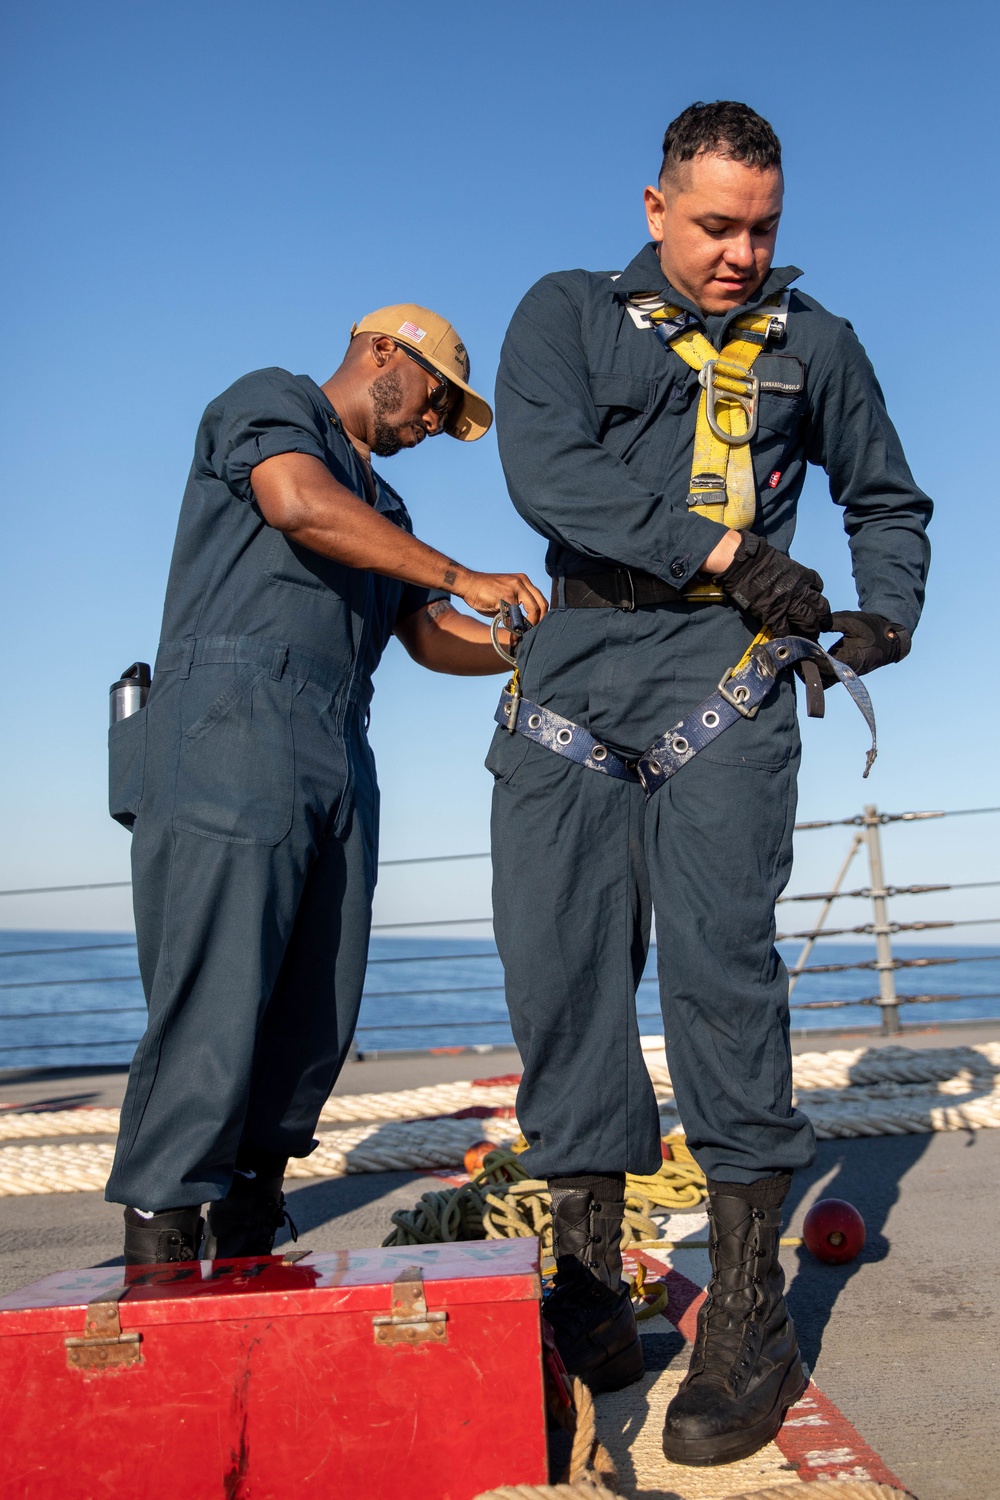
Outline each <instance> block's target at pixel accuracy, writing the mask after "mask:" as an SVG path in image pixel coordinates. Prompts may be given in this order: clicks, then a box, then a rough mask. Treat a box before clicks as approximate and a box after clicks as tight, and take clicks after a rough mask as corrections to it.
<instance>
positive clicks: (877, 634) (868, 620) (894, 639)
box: [829, 609, 911, 677]
mask: <svg viewBox="0 0 1000 1500" xmlns="http://www.w3.org/2000/svg"><path fill="white" fill-rule="evenodd" d="M829 629H830V630H839V631H840V632H841V636H840V640H839V641H837V642H836V644H835V645H833V646H831V647H830V655H831V656H832V657H834V658H835V659H836V660H837V661H842V662H843V663H844V666H845V667H850V668H851V670H852V671H854V672H857V674H858V676H859V677H864V675H865V673H866V672H874V671H875V670H876V668H877V667H887V666H888V665H889V664H890V662H894V661H902V660H903V657H904V656H908V655H909V651H910V640H911V637H910V632H909V631H908V630H904V628H903V626H902V625H892V624H891V623H890V622H889V621H888V620H886V619H885V618H884V617H883V616H882V615H869V614H866V613H865V612H864V611H863V610H857V609H842V610H838V611H837V613H836V614H835V615H831V617H830V625H829Z"/></svg>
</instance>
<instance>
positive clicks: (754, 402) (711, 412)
mask: <svg viewBox="0 0 1000 1500" xmlns="http://www.w3.org/2000/svg"><path fill="white" fill-rule="evenodd" d="M717 364H718V360H715V359H710V360H707V361H706V362H705V364H704V365H702V367H701V369H700V370H699V371H698V384H699V385H700V386H703V387H704V390H705V415H706V417H707V418H708V425H709V427H710V428H711V429H712V433H713V435H714V436H715V437H717V438H718V439H719V441H720V442H721V443H726V444H727V445H728V447H730V448H742V447H743V446H744V444H745V443H749V442H750V440H751V438H753V437H755V436H756V433H757V408H758V406H759V404H760V381H759V380H758V379H757V376H756V375H754V374H753V372H752V371H750V370H747V371H746V373H745V374H737V375H730V374H729V372H728V371H727V372H726V378H727V379H729V380H741V381H743V383H744V384H745V386H746V393H745V394H744V395H739V394H738V393H737V392H736V391H717V390H716V388H715V367H716V365H717ZM719 400H722V401H735V402H737V403H738V404H739V405H740V406H742V408H743V410H744V412H745V413H746V418H747V430H746V432H741V433H738V434H735V435H734V434H733V433H731V432H723V430H722V428H721V427H720V426H719V424H718V422H717V421H716V417H715V406H716V402H717V401H719Z"/></svg>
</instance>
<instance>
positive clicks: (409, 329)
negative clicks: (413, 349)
mask: <svg viewBox="0 0 1000 1500" xmlns="http://www.w3.org/2000/svg"><path fill="white" fill-rule="evenodd" d="M398 331H399V332H400V333H405V334H406V337H407V338H408V339H413V341H414V343H416V344H419V343H420V340H421V339H425V338H426V337H427V329H426V328H418V327H417V325H416V323H401V324H400V326H399V330H398Z"/></svg>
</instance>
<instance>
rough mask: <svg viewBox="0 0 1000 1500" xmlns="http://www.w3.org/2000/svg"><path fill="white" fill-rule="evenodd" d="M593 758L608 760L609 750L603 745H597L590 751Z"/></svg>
mask: <svg viewBox="0 0 1000 1500" xmlns="http://www.w3.org/2000/svg"><path fill="white" fill-rule="evenodd" d="M590 758H591V760H598V761H600V760H607V758H608V752H607V750H606V749H605V747H604V746H603V745H595V746H594V748H593V750H591V752H590Z"/></svg>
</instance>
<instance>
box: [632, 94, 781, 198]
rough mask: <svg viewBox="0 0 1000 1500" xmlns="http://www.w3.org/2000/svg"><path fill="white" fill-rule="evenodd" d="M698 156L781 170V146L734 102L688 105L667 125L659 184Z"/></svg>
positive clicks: (747, 110)
mask: <svg viewBox="0 0 1000 1500" xmlns="http://www.w3.org/2000/svg"><path fill="white" fill-rule="evenodd" d="M702 152H709V153H711V154H712V155H717V156H727V157H729V158H730V160H731V161H740V162H744V163H745V164H746V166H748V167H755V168H756V169H757V170H758V171H764V170H765V169H766V168H768V167H779V168H780V166H781V142H780V141H779V140H778V137H777V136H776V135H775V133H774V131H773V130H772V129H771V126H770V125H769V124H768V123H767V121H766V120H765V119H763V118H762V117H761V116H760V115H758V114H757V113H756V112H755V111H754V110H752V109H751V108H750V106H749V105H748V104H740V103H738V101H736V100H734V99H716V101H715V103H714V104H702V103H700V102H699V103H698V104H691V105H689V106H688V108H687V109H685V110H684V111H683V112H682V113H681V114H679V115H678V116H677V118H676V120H672V121H671V123H670V124H669V125H668V126H667V131H666V134H665V135H664V137H663V165H662V166H661V168H660V181H661V182H662V181H663V179H664V178H665V177H669V176H671V175H672V173H674V172H675V171H676V170H677V168H678V167H679V166H680V165H681V163H682V162H686V161H691V160H692V158H693V157H695V156H699V155H700V154H701V153H702Z"/></svg>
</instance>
